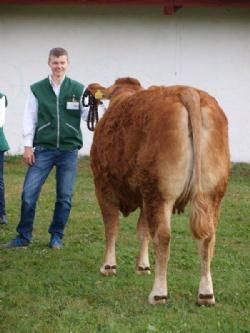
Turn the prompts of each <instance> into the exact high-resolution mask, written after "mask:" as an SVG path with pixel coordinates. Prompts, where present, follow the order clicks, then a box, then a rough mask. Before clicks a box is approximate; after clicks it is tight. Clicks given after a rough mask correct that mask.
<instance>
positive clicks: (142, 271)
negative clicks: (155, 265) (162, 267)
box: [135, 266, 151, 275]
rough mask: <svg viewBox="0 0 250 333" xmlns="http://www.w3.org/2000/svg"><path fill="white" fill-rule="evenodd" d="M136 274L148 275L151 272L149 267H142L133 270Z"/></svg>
mask: <svg viewBox="0 0 250 333" xmlns="http://www.w3.org/2000/svg"><path fill="white" fill-rule="evenodd" d="M135 272H136V274H138V275H150V274H151V270H150V267H148V266H147V267H142V266H138V267H137V268H136V270H135Z"/></svg>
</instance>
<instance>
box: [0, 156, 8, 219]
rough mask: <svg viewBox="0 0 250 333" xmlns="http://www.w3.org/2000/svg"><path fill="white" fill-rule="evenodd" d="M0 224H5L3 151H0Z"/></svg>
mask: <svg viewBox="0 0 250 333" xmlns="http://www.w3.org/2000/svg"><path fill="white" fill-rule="evenodd" d="M0 224H7V217H6V212H5V185H4V152H3V151H0Z"/></svg>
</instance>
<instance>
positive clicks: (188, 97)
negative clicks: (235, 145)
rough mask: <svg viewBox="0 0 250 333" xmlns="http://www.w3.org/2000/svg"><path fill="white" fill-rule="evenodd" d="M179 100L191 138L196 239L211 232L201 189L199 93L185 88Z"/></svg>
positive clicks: (191, 219) (192, 224)
mask: <svg viewBox="0 0 250 333" xmlns="http://www.w3.org/2000/svg"><path fill="white" fill-rule="evenodd" d="M181 100H182V102H183V104H184V106H185V107H186V109H187V110H188V114H189V118H190V123H191V128H192V138H193V140H192V141H193V153H194V165H193V195H192V213H191V217H190V226H191V230H192V233H193V235H194V237H195V238H197V239H204V238H207V237H209V236H210V235H211V234H212V233H213V230H212V228H213V225H212V224H211V221H210V219H209V211H208V204H207V202H206V200H205V198H204V194H203V192H202V189H201V128H202V119H201V107H200V95H199V93H198V92H197V91H196V90H195V89H193V88H186V89H184V90H183V91H182V93H181Z"/></svg>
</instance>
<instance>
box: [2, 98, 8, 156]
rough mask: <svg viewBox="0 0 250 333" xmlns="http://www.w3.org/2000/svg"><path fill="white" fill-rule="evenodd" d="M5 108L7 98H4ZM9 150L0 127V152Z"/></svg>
mask: <svg viewBox="0 0 250 333" xmlns="http://www.w3.org/2000/svg"><path fill="white" fill-rule="evenodd" d="M3 96H5V95H3V94H1V93H0V98H2V97H3ZM5 106H7V97H6V96H5ZM6 150H9V145H8V142H7V140H6V138H5V135H4V132H3V127H0V151H6Z"/></svg>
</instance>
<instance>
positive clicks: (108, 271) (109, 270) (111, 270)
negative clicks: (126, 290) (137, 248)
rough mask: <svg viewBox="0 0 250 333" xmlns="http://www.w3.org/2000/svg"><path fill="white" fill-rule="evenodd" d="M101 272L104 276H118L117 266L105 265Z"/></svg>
mask: <svg viewBox="0 0 250 333" xmlns="http://www.w3.org/2000/svg"><path fill="white" fill-rule="evenodd" d="M100 272H101V274H102V275H104V276H111V275H116V265H112V266H111V265H104V266H102V267H101V269H100Z"/></svg>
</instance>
